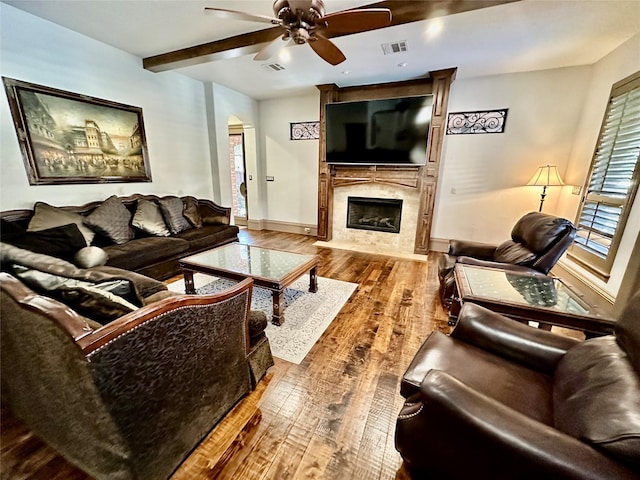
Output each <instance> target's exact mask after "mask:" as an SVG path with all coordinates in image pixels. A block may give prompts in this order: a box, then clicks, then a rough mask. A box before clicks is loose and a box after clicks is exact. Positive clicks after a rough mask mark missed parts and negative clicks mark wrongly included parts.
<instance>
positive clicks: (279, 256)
mask: <svg viewBox="0 0 640 480" xmlns="http://www.w3.org/2000/svg"><path fill="white" fill-rule="evenodd" d="M318 263H319V260H318V257H317V256H316V255H301V254H299V253H291V252H284V251H282V250H272V249H270V248H260V247H254V246H252V245H242V244H240V243H230V244H228V245H224V246H222V247H218V248H213V249H211V250H207V251H206V252H202V253H197V254H195V255H191V256H189V257H185V258H183V259H181V260H180V267H181V268H182V271H183V272H184V285H185V291H186V293H195V287H194V284H193V274H194V273H195V272H199V273H205V274H207V275H214V276H216V277H223V278H228V279H231V280H238V281H239V280H244V279H245V278H253V282H254V284H255V285H257V286H259V287H263V288H266V289H269V290H271V291H272V292H273V319H272V323H273V324H274V325H282V323H283V322H284V313H283V311H282V305H283V302H284V289H285V287H287V286H289V285H291V284H292V283H293V282H294V281H295V280H297V279H298V278H300V277H301V276H302V275H304V274H305V273H306V272H309V291H310V292H313V293H315V292H317V291H318V280H317V276H316V269H317V267H318Z"/></svg>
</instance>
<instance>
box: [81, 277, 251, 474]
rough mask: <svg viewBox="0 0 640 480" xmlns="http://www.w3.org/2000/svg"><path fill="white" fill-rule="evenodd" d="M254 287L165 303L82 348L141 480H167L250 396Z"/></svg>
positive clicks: (239, 286)
mask: <svg viewBox="0 0 640 480" xmlns="http://www.w3.org/2000/svg"><path fill="white" fill-rule="evenodd" d="M252 285H253V281H252V280H251V279H247V280H244V281H242V282H240V283H238V284H237V285H235V286H233V287H231V288H229V289H227V290H225V291H224V292H220V293H217V294H213V295H198V296H196V295H179V296H176V297H172V298H168V299H165V300H162V301H159V302H156V303H154V304H152V305H148V306H146V307H143V308H140V309H139V310H137V311H135V312H132V313H131V314H128V315H125V316H123V317H121V318H119V319H118V320H115V321H114V322H112V323H110V324H109V325H106V326H105V327H103V328H101V329H98V330H96V331H95V332H93V334H91V335H89V336H87V337H85V338H83V339H82V340H81V342H79V343H81V344H82V348H83V351H84V353H85V355H86V357H87V359H88V360H89V362H90V366H91V369H92V373H93V376H94V379H95V384H96V387H97V389H98V392H99V394H100V396H101V398H102V401H103V402H104V404H105V405H106V407H107V409H108V410H109V411H110V412H111V416H112V417H113V419H114V422H115V423H116V424H117V425H118V427H119V428H120V430H121V431H122V434H123V437H124V438H125V439H126V441H127V444H128V446H129V448H130V449H131V451H132V457H131V461H132V463H134V464H135V466H134V470H136V471H137V472H138V474H139V475H138V476H139V477H140V478H167V477H168V476H169V475H170V474H171V472H172V471H173V470H174V469H175V467H176V466H177V465H178V464H179V463H180V462H181V461H182V459H183V458H184V457H185V456H186V455H187V454H188V453H189V452H190V451H191V450H192V449H193V447H194V446H195V445H196V444H197V443H198V442H199V441H200V440H201V439H202V438H203V437H204V436H205V435H206V434H207V432H209V431H210V430H211V428H213V426H214V425H215V424H216V423H217V422H218V421H219V420H220V419H221V418H222V417H223V416H224V415H225V414H226V413H227V412H228V411H229V410H230V409H231V408H232V407H233V406H234V405H235V404H236V403H237V402H238V400H240V398H242V397H243V396H244V395H246V394H247V393H248V392H249V391H250V389H251V378H250V373H249V364H248V360H247V353H248V348H249V334H248V322H247V318H248V311H249V305H250V302H251V288H252Z"/></svg>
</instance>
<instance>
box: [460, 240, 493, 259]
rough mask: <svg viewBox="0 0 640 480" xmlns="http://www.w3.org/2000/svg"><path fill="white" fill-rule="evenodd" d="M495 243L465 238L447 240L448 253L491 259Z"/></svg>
mask: <svg viewBox="0 0 640 480" xmlns="http://www.w3.org/2000/svg"><path fill="white" fill-rule="evenodd" d="M496 248H497V245H491V244H488V243H480V242H471V241H467V240H449V255H456V256H458V257H459V256H461V255H467V256H469V257H475V258H480V259H483V260H491V259H492V258H493V254H494V253H495V251H496Z"/></svg>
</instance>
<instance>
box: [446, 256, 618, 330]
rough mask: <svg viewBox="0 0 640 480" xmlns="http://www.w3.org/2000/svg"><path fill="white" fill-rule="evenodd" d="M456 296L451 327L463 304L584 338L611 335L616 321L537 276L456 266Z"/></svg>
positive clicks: (549, 279)
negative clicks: (582, 334)
mask: <svg viewBox="0 0 640 480" xmlns="http://www.w3.org/2000/svg"><path fill="white" fill-rule="evenodd" d="M454 275H455V279H456V289H457V295H456V299H455V300H454V302H453V304H452V305H451V316H450V320H449V324H450V325H455V323H456V320H457V315H458V312H459V311H460V308H461V306H462V304H463V303H464V302H472V303H477V304H478V305H482V306H483V307H486V308H488V309H490V310H493V311H494V312H498V313H501V314H503V315H506V316H507V317H510V318H513V319H514V320H519V321H521V322H526V323H528V322H530V321H532V322H537V323H539V324H540V328H545V329H550V328H551V325H558V326H561V327H566V328H572V329H575V330H581V331H583V332H585V334H586V335H587V336H593V335H607V334H610V333H612V332H613V328H614V326H615V321H614V320H613V319H611V318H609V317H608V316H607V314H605V313H604V312H601V311H600V310H599V309H598V308H597V307H596V306H594V305H590V304H589V303H587V302H586V301H585V300H584V299H583V298H582V297H581V296H580V294H579V293H577V292H576V291H574V290H572V289H571V288H569V286H568V285H567V284H565V283H564V282H563V281H562V280H561V279H559V278H557V277H550V276H547V275H543V274H537V273H524V272H511V271H508V270H502V269H500V268H488V267H483V266H477V265H465V264H463V263H458V264H456V266H455V268H454Z"/></svg>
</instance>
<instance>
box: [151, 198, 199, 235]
mask: <svg viewBox="0 0 640 480" xmlns="http://www.w3.org/2000/svg"><path fill="white" fill-rule="evenodd" d="M158 203H159V204H160V209H161V210H162V216H163V217H164V221H165V222H166V223H167V226H168V227H169V230H170V231H171V233H173V234H174V235H175V234H176V233H180V232H182V231H183V230H187V229H189V228H191V224H190V223H189V221H188V220H187V219H186V218H184V215H183V214H182V210H183V209H184V205H183V204H182V200H181V199H180V198H178V197H171V198H162V199H160V200H159V202H158Z"/></svg>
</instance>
